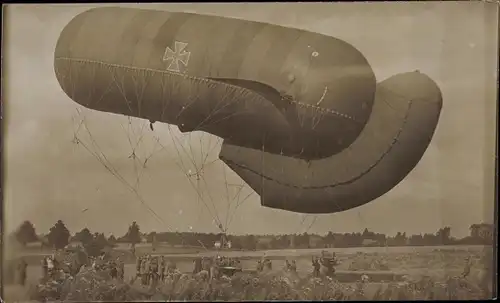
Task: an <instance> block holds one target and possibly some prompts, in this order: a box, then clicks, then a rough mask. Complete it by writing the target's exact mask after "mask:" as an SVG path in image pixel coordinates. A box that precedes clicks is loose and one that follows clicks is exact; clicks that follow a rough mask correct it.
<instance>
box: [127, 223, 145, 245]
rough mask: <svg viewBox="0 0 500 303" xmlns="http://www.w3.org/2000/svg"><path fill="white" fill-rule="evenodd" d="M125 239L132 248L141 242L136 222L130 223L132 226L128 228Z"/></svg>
mask: <svg viewBox="0 0 500 303" xmlns="http://www.w3.org/2000/svg"><path fill="white" fill-rule="evenodd" d="M125 237H126V238H127V240H128V241H129V242H130V243H132V245H133V246H135V244H137V243H139V242H141V229H140V227H139V225H138V224H137V222H136V221H134V222H132V224H131V225H130V226H129V227H128V231H127V234H126V235H125Z"/></svg>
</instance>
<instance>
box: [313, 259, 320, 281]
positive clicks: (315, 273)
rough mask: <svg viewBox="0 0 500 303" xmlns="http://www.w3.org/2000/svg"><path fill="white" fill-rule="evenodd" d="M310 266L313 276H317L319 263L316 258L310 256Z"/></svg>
mask: <svg viewBox="0 0 500 303" xmlns="http://www.w3.org/2000/svg"><path fill="white" fill-rule="evenodd" d="M312 266H313V277H319V270H320V268H321V265H320V264H319V260H318V258H315V257H314V256H313V257H312Z"/></svg>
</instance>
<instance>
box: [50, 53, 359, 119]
mask: <svg viewBox="0 0 500 303" xmlns="http://www.w3.org/2000/svg"><path fill="white" fill-rule="evenodd" d="M54 60H63V61H70V62H82V63H96V64H101V65H105V66H110V67H119V68H125V69H131V70H142V71H150V72H156V73H162V74H172V75H179V76H182V77H185V78H187V79H191V80H198V81H205V82H208V83H211V82H212V83H216V82H217V81H214V80H210V79H207V78H202V77H196V76H190V75H186V74H182V73H177V72H172V71H168V70H160V69H154V68H147V67H135V66H128V65H122V64H116V63H108V62H102V61H99V60H90V59H77V58H68V57H57V58H55V59H54ZM224 84H225V85H228V86H232V87H235V88H236V87H237V88H241V89H244V88H242V87H240V86H236V85H233V84H228V83H224ZM288 101H289V102H291V103H293V104H295V105H297V106H299V107H303V108H312V109H315V110H317V111H319V112H321V113H329V114H333V115H336V116H339V117H342V118H345V119H349V120H353V121H356V122H357V120H356V118H354V117H353V116H350V115H347V114H344V113H341V112H338V111H336V110H333V109H328V108H323V107H318V106H315V105H312V104H306V103H302V102H299V101H296V100H293V99H292V100H288Z"/></svg>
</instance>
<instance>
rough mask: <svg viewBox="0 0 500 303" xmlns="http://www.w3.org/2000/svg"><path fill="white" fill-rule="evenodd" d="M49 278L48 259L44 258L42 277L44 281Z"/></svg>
mask: <svg viewBox="0 0 500 303" xmlns="http://www.w3.org/2000/svg"><path fill="white" fill-rule="evenodd" d="M48 276H49V268H48V263H47V257H43V259H42V277H43V279H44V280H45V279H47V277H48Z"/></svg>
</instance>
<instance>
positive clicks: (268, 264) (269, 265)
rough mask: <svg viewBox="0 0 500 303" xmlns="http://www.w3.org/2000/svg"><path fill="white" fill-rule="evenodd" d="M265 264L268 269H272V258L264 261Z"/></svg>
mask: <svg viewBox="0 0 500 303" xmlns="http://www.w3.org/2000/svg"><path fill="white" fill-rule="evenodd" d="M264 264H265V266H266V269H267V270H272V269H273V263H272V262H271V260H269V259H266V260H265V261H264Z"/></svg>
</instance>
